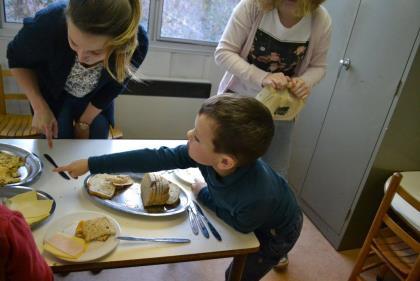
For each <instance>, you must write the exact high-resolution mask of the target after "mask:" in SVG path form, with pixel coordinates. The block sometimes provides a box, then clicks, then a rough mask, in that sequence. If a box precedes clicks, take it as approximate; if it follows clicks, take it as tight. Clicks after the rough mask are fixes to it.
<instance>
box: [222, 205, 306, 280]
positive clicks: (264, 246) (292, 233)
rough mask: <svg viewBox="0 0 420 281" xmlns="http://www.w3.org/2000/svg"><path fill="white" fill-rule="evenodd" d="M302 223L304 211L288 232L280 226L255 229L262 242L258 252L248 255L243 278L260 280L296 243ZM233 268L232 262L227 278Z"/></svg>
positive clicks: (226, 274) (226, 273) (227, 270)
mask: <svg viewBox="0 0 420 281" xmlns="http://www.w3.org/2000/svg"><path fill="white" fill-rule="evenodd" d="M302 224H303V216H302V212H301V211H299V214H298V215H297V216H296V219H295V221H294V223H293V225H292V227H291V228H290V230H289V231H288V232H283V231H282V229H280V228H273V229H270V230H269V231H258V230H257V231H255V235H256V236H257V238H258V241H259V242H260V249H259V251H258V252H256V253H253V254H250V255H248V257H247V259H246V262H245V268H244V271H243V273H242V278H241V280H242V281H256V280H260V279H261V278H262V277H263V276H264V275H266V274H267V273H268V272H269V271H270V270H271V269H272V268H273V267H274V266H275V265H277V263H278V262H279V261H280V259H281V258H282V257H284V256H286V255H287V253H288V252H289V251H290V250H291V249H292V248H293V246H294V245H295V243H296V241H297V240H298V238H299V235H300V232H301V230H302ZM231 268H232V263H231V264H230V265H229V267H228V268H227V269H226V272H225V278H226V280H227V277H228V276H229V271H230V270H231Z"/></svg>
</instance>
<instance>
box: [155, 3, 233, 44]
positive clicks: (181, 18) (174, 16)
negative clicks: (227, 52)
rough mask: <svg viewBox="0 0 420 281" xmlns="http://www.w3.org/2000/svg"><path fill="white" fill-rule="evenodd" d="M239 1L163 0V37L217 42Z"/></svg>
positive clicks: (161, 31) (161, 32) (161, 33)
mask: <svg viewBox="0 0 420 281" xmlns="http://www.w3.org/2000/svg"><path fill="white" fill-rule="evenodd" d="M238 2H239V0H182V1H179V0H164V2H163V13H162V26H161V30H160V37H161V38H172V39H181V40H193V41H205V42H218V41H219V39H220V37H221V36H222V33H223V30H224V28H225V26H226V24H227V22H228V20H229V17H230V14H231V13H232V10H233V8H234V7H235V5H236V4H237V3H238Z"/></svg>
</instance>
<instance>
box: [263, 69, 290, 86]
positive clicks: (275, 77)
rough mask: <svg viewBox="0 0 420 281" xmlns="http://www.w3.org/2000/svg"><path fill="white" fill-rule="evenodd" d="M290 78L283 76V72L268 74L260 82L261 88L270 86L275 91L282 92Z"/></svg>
mask: <svg viewBox="0 0 420 281" xmlns="http://www.w3.org/2000/svg"><path fill="white" fill-rule="evenodd" d="M289 81H290V77H289V76H286V75H284V74H283V72H278V73H269V74H267V76H265V78H264V79H263V81H262V86H263V87H266V86H271V87H273V88H274V89H277V90H283V89H285V88H286V87H287V85H288V83H289Z"/></svg>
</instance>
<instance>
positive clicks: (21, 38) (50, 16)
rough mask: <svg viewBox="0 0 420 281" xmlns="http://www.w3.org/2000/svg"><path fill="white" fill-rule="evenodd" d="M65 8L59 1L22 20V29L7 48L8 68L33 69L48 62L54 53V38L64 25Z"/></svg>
mask: <svg viewBox="0 0 420 281" xmlns="http://www.w3.org/2000/svg"><path fill="white" fill-rule="evenodd" d="M65 7H66V4H65V3H64V2H61V1H60V2H57V3H54V4H51V5H49V6H48V7H47V8H45V9H42V10H40V11H39V12H37V13H36V14H35V17H29V18H25V19H24V20H23V27H22V28H21V29H20V31H19V32H18V33H17V34H16V36H15V37H14V38H13V40H12V41H11V42H10V43H9V44H8V47H7V59H8V63H9V67H10V68H35V67H37V66H38V65H39V64H42V63H45V62H46V61H48V59H49V56H50V55H51V54H52V53H54V50H53V46H54V36H55V35H56V33H57V32H61V27H62V24H65V16H64V8H65Z"/></svg>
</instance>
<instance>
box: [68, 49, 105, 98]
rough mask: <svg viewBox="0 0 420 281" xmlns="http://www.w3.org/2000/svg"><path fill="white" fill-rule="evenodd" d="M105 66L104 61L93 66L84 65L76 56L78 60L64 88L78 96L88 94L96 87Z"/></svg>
mask: <svg viewBox="0 0 420 281" xmlns="http://www.w3.org/2000/svg"><path fill="white" fill-rule="evenodd" d="M103 68H104V66H103V64H102V63H99V64H97V65H95V66H91V67H84V66H83V65H82V64H80V62H79V60H78V59H77V57H76V61H75V62H74V65H73V67H72V68H71V71H70V74H69V76H68V77H67V81H66V84H65V85H64V90H66V92H67V93H69V94H71V95H73V96H75V97H78V98H82V97H84V96H86V95H87V94H89V93H90V92H91V91H92V90H93V89H95V87H96V85H97V84H98V81H99V77H100V76H101V72H102V70H103Z"/></svg>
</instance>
